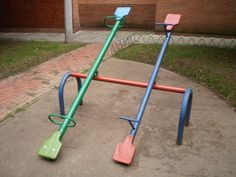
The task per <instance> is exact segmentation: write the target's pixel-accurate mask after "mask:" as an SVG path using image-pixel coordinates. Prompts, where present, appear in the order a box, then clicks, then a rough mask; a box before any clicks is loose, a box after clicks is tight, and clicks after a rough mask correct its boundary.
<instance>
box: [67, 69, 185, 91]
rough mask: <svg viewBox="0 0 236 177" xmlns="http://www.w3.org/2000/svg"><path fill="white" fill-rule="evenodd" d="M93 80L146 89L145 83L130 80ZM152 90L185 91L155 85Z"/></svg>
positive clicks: (83, 75)
mask: <svg viewBox="0 0 236 177" xmlns="http://www.w3.org/2000/svg"><path fill="white" fill-rule="evenodd" d="M71 76H73V77H79V78H86V77H87V75H86V74H81V73H74V72H73V73H71ZM93 80H97V81H102V82H109V83H115V84H122V85H129V86H134V87H142V88H146V87H147V85H148V84H147V83H145V82H136V81H130V80H122V79H114V78H109V77H101V76H95V77H94V78H93ZM153 89H154V90H161V91H169V92H174V93H184V92H185V90H186V89H184V88H178V87H170V86H165V85H157V84H155V85H154V86H153Z"/></svg>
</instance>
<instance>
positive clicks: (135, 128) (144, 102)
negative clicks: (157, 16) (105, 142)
mask: <svg viewBox="0 0 236 177" xmlns="http://www.w3.org/2000/svg"><path fill="white" fill-rule="evenodd" d="M170 38H171V31H168V32H167V33H166V38H165V40H164V43H163V45H162V48H161V51H160V54H159V56H158V58H157V61H156V64H155V66H154V69H153V71H152V75H151V78H150V80H149V83H148V86H147V88H146V91H145V94H144V96H143V100H142V102H141V105H140V107H139V110H138V113H137V116H136V118H135V122H134V123H133V125H134V126H133V128H132V130H131V132H130V135H132V136H133V137H135V136H136V134H137V132H138V127H139V125H140V123H141V120H142V117H143V114H144V111H145V108H146V106H147V103H148V100H149V97H150V95H151V92H152V89H153V86H154V84H155V81H156V77H157V74H158V72H159V70H160V66H161V63H162V61H163V58H164V55H165V52H166V49H167V47H168V43H169V41H170Z"/></svg>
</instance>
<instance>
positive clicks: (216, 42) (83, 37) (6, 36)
mask: <svg viewBox="0 0 236 177" xmlns="http://www.w3.org/2000/svg"><path fill="white" fill-rule="evenodd" d="M109 32H110V31H109V30H107V31H104V30H97V31H94V30H82V31H79V32H77V33H74V34H73V42H96V43H97V42H99V43H101V42H103V41H104V40H105V39H106V37H107V35H108V33H109ZM174 34H175V33H174ZM163 38H164V36H163V35H157V34H154V32H150V31H147V32H145V31H118V33H117V35H116V36H115V38H114V41H116V42H118V45H119V43H122V44H124V43H127V42H128V43H129V44H130V43H145V44H146V43H151V44H160V43H162V42H163ZM0 40H14V41H32V40H33V41H57V42H64V41H65V35H64V34H63V33H0ZM170 44H188V45H200V46H211V47H224V48H236V39H234V38H233V37H232V39H226V38H222V37H201V36H200V37H199V36H180V35H172V38H171V40H170Z"/></svg>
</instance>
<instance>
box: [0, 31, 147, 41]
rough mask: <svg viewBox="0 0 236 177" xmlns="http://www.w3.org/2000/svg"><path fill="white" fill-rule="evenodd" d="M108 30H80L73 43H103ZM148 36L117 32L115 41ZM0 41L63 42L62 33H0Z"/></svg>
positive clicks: (74, 36) (63, 36)
mask: <svg viewBox="0 0 236 177" xmlns="http://www.w3.org/2000/svg"><path fill="white" fill-rule="evenodd" d="M109 32H110V30H106V31H105V30H103V31H102V30H97V31H95V30H82V31H78V32H76V33H74V34H73V41H74V42H103V41H104V40H105V39H106V37H107V35H108V34H109ZM136 33H140V34H149V33H150V32H141V31H139V32H137V31H118V32H117V35H116V36H115V40H119V39H122V38H124V37H128V36H130V35H132V34H136ZM0 40H12V41H55V42H64V41H65V35H64V33H0Z"/></svg>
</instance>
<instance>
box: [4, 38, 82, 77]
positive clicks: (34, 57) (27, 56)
mask: <svg viewBox="0 0 236 177" xmlns="http://www.w3.org/2000/svg"><path fill="white" fill-rule="evenodd" d="M81 46H82V44H78V43H72V44H65V43H57V42H5V41H0V67H1V72H0V80H1V79H3V78H6V77H8V76H10V75H14V74H16V73H19V72H22V71H25V70H27V69H29V68H31V67H33V66H36V65H38V64H40V63H42V62H44V61H46V60H49V59H50V58H52V57H56V56H58V55H60V54H62V53H65V52H69V51H71V50H73V49H76V48H79V47H81Z"/></svg>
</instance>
